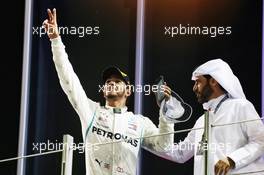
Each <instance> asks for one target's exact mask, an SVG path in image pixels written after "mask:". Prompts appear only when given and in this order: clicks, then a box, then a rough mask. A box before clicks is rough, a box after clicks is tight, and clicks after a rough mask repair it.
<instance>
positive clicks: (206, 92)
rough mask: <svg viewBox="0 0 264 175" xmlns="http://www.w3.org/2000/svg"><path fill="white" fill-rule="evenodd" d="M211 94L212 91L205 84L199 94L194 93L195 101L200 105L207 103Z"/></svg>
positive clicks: (207, 84)
mask: <svg viewBox="0 0 264 175" xmlns="http://www.w3.org/2000/svg"><path fill="white" fill-rule="evenodd" d="M212 93H213V90H212V88H211V87H210V85H209V83H206V85H205V86H204V87H203V89H202V91H201V92H195V94H196V97H197V100H198V102H199V103H201V104H203V103H206V102H208V101H209V97H210V96H211V95H212Z"/></svg>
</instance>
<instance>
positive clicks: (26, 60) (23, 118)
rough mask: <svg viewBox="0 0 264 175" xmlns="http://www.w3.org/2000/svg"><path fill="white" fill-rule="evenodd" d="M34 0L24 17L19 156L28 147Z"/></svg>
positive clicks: (21, 172)
mask: <svg viewBox="0 0 264 175" xmlns="http://www.w3.org/2000/svg"><path fill="white" fill-rule="evenodd" d="M32 6H33V5H32V0H26V1H25V17H24V22H25V25H24V43H23V44H24V48H23V68H22V69H23V72H22V85H21V105H20V123H19V140H18V156H25V154H26V149H27V125H28V104H29V87H30V57H31V54H30V52H31V28H32ZM25 167H26V160H25V159H20V160H18V163H17V175H25Z"/></svg>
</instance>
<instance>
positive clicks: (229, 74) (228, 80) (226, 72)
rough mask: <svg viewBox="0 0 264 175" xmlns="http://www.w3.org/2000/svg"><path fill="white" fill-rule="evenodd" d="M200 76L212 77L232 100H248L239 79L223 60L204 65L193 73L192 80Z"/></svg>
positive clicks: (211, 61) (215, 60)
mask: <svg viewBox="0 0 264 175" xmlns="http://www.w3.org/2000/svg"><path fill="white" fill-rule="evenodd" d="M200 75H211V76H212V77H213V78H214V79H215V80H216V81H217V82H218V83H219V84H220V85H221V86H222V87H223V88H224V89H225V90H226V91H227V92H228V94H229V95H230V96H231V97H232V98H246V96H245V94H244V92H243V89H242V86H241V84H240V82H239V80H238V78H237V77H236V76H235V75H234V74H233V71H232V70H231V68H230V67H229V65H228V64H227V63H226V62H224V61H223V60H221V59H214V60H210V61H208V62H206V63H204V64H202V65H201V66H199V67H198V68H197V69H196V70H195V71H194V72H193V74H192V80H196V79H197V76H200Z"/></svg>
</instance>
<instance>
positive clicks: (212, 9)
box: [0, 0, 262, 175]
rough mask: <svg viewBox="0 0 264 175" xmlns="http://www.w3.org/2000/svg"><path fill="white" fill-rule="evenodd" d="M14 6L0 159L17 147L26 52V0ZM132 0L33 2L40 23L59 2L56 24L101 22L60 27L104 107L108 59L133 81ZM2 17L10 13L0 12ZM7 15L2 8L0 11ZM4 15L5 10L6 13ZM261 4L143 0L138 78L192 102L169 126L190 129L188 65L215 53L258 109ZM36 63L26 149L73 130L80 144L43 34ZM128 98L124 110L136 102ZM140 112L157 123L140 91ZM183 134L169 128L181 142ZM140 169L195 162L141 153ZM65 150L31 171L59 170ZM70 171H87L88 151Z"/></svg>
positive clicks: (163, 170)
mask: <svg viewBox="0 0 264 175" xmlns="http://www.w3.org/2000/svg"><path fill="white" fill-rule="evenodd" d="M8 3H10V7H11V6H12V8H13V9H12V15H8V19H4V21H5V20H6V22H4V24H5V25H6V26H8V29H9V33H10V34H11V35H8V38H7V40H6V41H3V43H5V44H4V45H3V46H2V48H1V51H2V53H3V55H8V57H4V56H3V57H2V69H1V75H2V79H3V81H2V88H3V90H2V92H3V95H2V102H3V105H2V106H1V110H2V118H3V119H4V120H2V122H1V123H0V128H1V130H0V134H1V139H2V141H1V145H0V149H1V152H0V159H4V158H9V157H15V156H16V155H17V146H18V132H19V114H20V95H21V76H22V58H23V56H22V54H23V27H24V26H23V25H24V22H23V20H24V1H18V2H17V3H16V4H14V3H13V2H8ZM136 5H137V4H136V1H132V0H100V1H98V0H89V1H84V0H76V1H70V0H64V1H62V0H57V1H51V0H48V1H47V0H45V1H42V0H35V1H34V11H33V26H34V27H40V26H41V24H42V22H43V20H44V19H46V17H47V14H46V9H47V8H53V7H56V8H57V12H58V23H59V25H60V26H76V27H78V26H91V27H95V26H99V27H100V34H99V35H88V36H85V37H83V38H81V37H78V35H62V39H63V42H64V44H65V45H66V51H67V53H68V55H69V59H70V61H71V63H72V65H73V67H74V68H75V72H76V73H77V75H78V76H79V79H80V80H81V83H82V85H83V87H84V89H85V90H86V93H87V96H88V97H90V98H91V99H93V100H95V101H100V102H101V103H102V105H103V102H104V100H103V98H102V96H101V94H100V93H98V90H99V88H98V85H99V84H101V80H100V76H101V71H102V69H103V68H105V67H106V66H108V65H117V66H118V67H120V68H121V69H123V70H125V71H126V72H127V73H128V74H129V75H130V78H131V79H132V82H133V81H134V74H135V72H134V67H135V44H136V41H135V38H136ZM4 15H6V14H4ZM4 15H3V16H4ZM4 17H5V16H4ZM179 24H182V25H187V24H190V26H208V27H210V26H231V27H232V29H231V30H232V34H231V35H221V36H218V37H215V38H212V37H210V36H204V35H181V36H175V37H174V38H170V37H168V36H166V35H164V32H165V30H164V27H165V26H178V25H179ZM261 25H262V2H261V1H256V2H255V1H250V0H245V1H241V0H233V1H229V0H223V1H221V2H218V1H214V2H211V1H210V0H198V1H197V0H196V1H194V0H187V1H183V2H177V1H175V0H163V1H160V0H146V15H145V45H144V47H145V55H144V58H145V60H144V83H145V84H152V83H153V82H154V80H155V79H156V78H157V77H158V76H159V75H161V74H162V75H164V76H165V80H166V82H167V83H168V84H169V86H170V87H171V88H172V89H174V90H175V91H177V92H178V93H179V94H181V96H182V97H183V98H184V99H185V101H187V102H188V103H190V104H191V105H192V106H193V108H194V114H193V116H192V118H191V120H189V121H188V122H186V123H184V124H177V125H175V129H177V130H178V129H185V128H191V127H192V126H193V124H194V123H195V121H196V119H197V118H198V117H199V116H200V115H201V114H202V108H201V106H200V105H199V104H197V102H196V99H195V96H194V95H193V93H192V85H193V82H192V81H191V73H192V71H193V69H194V68H195V67H196V66H198V65H199V64H201V63H203V62H205V61H207V60H209V59H213V58H222V59H223V60H225V61H226V62H228V63H229V64H230V66H231V68H232V69H233V71H234V73H235V74H236V75H237V76H238V78H239V79H240V81H241V84H242V86H243V88H244V91H245V94H246V96H247V98H248V99H249V100H250V101H251V102H252V103H253V104H254V105H255V107H256V109H257V111H258V112H259V113H260V109H261V108H260V107H261V37H262V33H261V32H262V27H261ZM31 54H32V58H31V60H32V64H31V89H30V108H29V110H30V112H29V135H28V150H27V154H31V153H36V152H34V151H32V148H33V146H32V143H36V142H45V143H47V141H48V140H49V141H50V142H53V143H59V142H61V141H62V135H63V134H66V133H68V134H70V135H72V136H73V137H74V139H75V142H76V143H79V142H82V136H81V127H80V122H79V119H78V116H77V114H76V113H75V111H74V110H73V108H72V107H71V105H70V103H69V102H68V99H67V98H66V96H65V94H64V93H63V91H62V89H61V88H60V85H59V82H58V78H57V75H56V71H55V67H54V64H53V62H52V55H51V50H50V42H49V40H48V38H47V36H42V37H40V36H37V35H32V53H31ZM133 105H134V103H133V96H132V97H131V98H130V101H129V109H130V110H133ZM143 114H144V115H145V116H148V117H150V118H151V119H152V120H153V122H154V123H156V124H158V108H157V106H156V104H155V99H154V96H153V95H152V96H144V103H143ZM186 135H187V133H182V134H177V135H175V141H179V140H183V139H184V137H185V136H186ZM142 153H143V154H142V165H141V167H142V174H175V173H179V174H181V175H190V174H192V171H193V162H192V160H190V161H188V162H187V163H186V164H177V163H173V162H170V161H167V160H164V159H161V158H158V157H156V156H154V155H152V154H150V153H148V152H146V151H143V152H142ZM60 161H61V155H60V154H59V153H58V154H54V155H49V156H45V157H38V158H31V159H27V173H26V174H29V175H31V174H32V175H35V174H37V175H42V174H43V175H44V174H45V175H46V174H50V175H52V174H54V175H55V174H59V173H60V164H61V162H60ZM0 174H1V175H2V174H3V175H13V174H16V162H15V161H14V162H8V163H1V164H0ZM73 174H85V165H84V154H79V153H75V154H74V161H73Z"/></svg>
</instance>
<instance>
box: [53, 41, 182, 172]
mask: <svg viewBox="0 0 264 175" xmlns="http://www.w3.org/2000/svg"><path fill="white" fill-rule="evenodd" d="M51 46H52V53H53V60H54V63H55V67H56V70H57V73H58V76H59V80H60V84H61V86H62V89H63V90H64V92H65V93H66V94H67V96H68V99H69V101H70V102H71V104H72V106H73V107H74V109H75V110H76V112H77V113H78V115H79V117H80V120H81V127H82V135H83V140H84V144H85V146H86V147H85V148H86V150H85V161H86V172H87V174H88V175H99V174H100V175H101V174H103V175H110V174H112V175H114V174H115V175H135V174H136V165H137V156H138V151H139V148H140V146H141V144H142V145H143V146H146V147H148V148H151V149H152V150H157V151H159V152H163V151H168V150H169V149H170V148H171V146H172V145H173V141H174V140H173V134H168V135H163V136H156V137H148V138H145V139H139V138H140V137H145V136H151V135H156V134H160V133H168V132H173V131H174V125H173V124H170V123H167V122H166V119H165V118H164V115H163V111H162V110H160V117H159V127H158V128H157V127H156V126H155V125H154V124H153V123H152V121H151V120H150V119H149V118H147V117H144V116H142V115H135V114H134V113H132V112H128V111H127V107H124V108H121V109H120V108H112V107H109V106H100V105H99V103H96V102H94V101H92V100H90V99H89V98H87V96H86V94H85V91H84V90H83V88H82V86H81V83H80V81H79V79H78V77H77V76H76V74H75V73H74V71H73V68H72V66H71V64H70V62H69V60H68V55H67V53H66V51H65V47H64V45H63V43H62V41H61V38H60V37H58V38H55V39H52V40H51ZM178 105H180V103H178ZM180 107H181V106H179V109H180ZM176 113H177V115H182V113H181V112H177V111H176ZM113 142H114V143H113ZM92 145H93V146H92Z"/></svg>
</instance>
